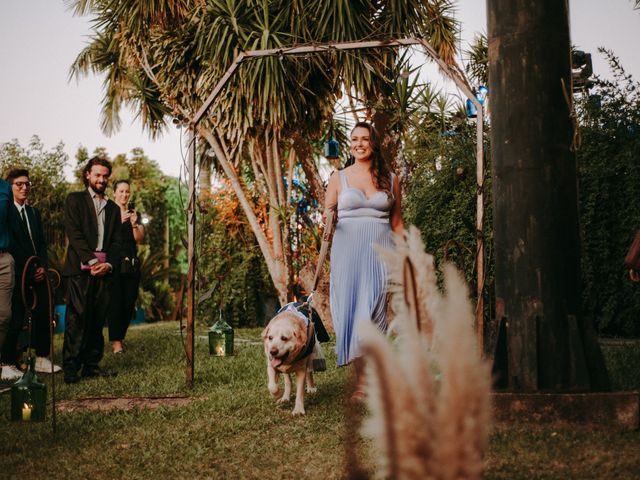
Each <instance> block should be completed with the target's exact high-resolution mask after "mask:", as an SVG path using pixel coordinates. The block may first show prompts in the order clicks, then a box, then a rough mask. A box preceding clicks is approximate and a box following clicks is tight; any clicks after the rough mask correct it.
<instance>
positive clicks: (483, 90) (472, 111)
mask: <svg viewBox="0 0 640 480" xmlns="http://www.w3.org/2000/svg"><path fill="white" fill-rule="evenodd" d="M488 94H489V89H488V88H487V87H485V86H484V85H480V86H479V87H478V90H477V91H476V99H477V100H478V103H480V105H482V106H484V102H485V101H486V100H487V95H488ZM466 106H467V117H469V118H476V117H477V116H478V109H477V108H476V106H475V105H474V104H473V101H472V100H471V99H470V98H467V102H466Z"/></svg>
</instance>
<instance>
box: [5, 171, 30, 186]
mask: <svg viewBox="0 0 640 480" xmlns="http://www.w3.org/2000/svg"><path fill="white" fill-rule="evenodd" d="M18 177H27V178H29V170H27V169H26V168H12V169H11V170H9V173H7V176H6V180H7V182H9V183H13V181H14V180H15V179H16V178H18Z"/></svg>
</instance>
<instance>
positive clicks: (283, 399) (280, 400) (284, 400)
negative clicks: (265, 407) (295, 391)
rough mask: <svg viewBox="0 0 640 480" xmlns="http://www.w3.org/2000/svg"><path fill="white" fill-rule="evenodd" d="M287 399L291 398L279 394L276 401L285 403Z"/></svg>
mask: <svg viewBox="0 0 640 480" xmlns="http://www.w3.org/2000/svg"><path fill="white" fill-rule="evenodd" d="M289 400H291V398H290V397H285V396H284V395H283V396H281V397H280V398H279V399H278V400H276V403H287V402H289Z"/></svg>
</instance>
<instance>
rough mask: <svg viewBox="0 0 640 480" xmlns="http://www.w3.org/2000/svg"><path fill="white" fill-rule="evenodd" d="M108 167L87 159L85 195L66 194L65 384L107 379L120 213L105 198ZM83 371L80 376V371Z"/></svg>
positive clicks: (98, 161) (82, 192)
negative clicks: (105, 364)
mask: <svg viewBox="0 0 640 480" xmlns="http://www.w3.org/2000/svg"><path fill="white" fill-rule="evenodd" d="M110 176H111V163H109V161H107V160H105V159H103V158H100V157H93V158H91V159H90V160H89V161H88V162H87V164H86V166H85V167H84V170H83V179H84V182H85V185H86V186H87V188H86V190H83V191H81V192H73V193H70V194H69V196H68V197H67V200H66V203H65V207H64V225H65V233H66V235H67V238H68V240H69V248H68V249H67V258H66V261H65V264H64V269H63V272H62V275H63V276H64V277H66V279H67V313H66V320H65V330H64V345H63V348H62V358H63V369H64V381H65V383H77V382H78V381H79V380H80V373H81V374H82V377H83V378H86V377H98V376H100V377H107V376H112V375H114V373H113V372H110V371H107V370H104V369H102V368H100V366H99V363H100V360H102V356H103V355H104V337H103V335H102V329H103V327H104V323H105V319H106V316H107V310H108V305H109V293H110V292H109V290H110V280H111V274H112V273H113V272H114V268H118V266H119V265H118V260H119V258H120V249H121V246H120V225H121V222H120V208H119V207H118V206H117V205H116V204H115V203H114V202H113V201H111V200H109V199H107V197H106V196H105V189H106V188H107V183H108V181H109V177H110ZM81 369H82V371H81Z"/></svg>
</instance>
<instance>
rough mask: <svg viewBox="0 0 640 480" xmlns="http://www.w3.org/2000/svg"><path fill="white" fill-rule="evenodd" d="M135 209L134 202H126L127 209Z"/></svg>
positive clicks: (131, 210)
mask: <svg viewBox="0 0 640 480" xmlns="http://www.w3.org/2000/svg"><path fill="white" fill-rule="evenodd" d="M135 209H136V202H129V203H127V211H129V212H133V211H134V210H135Z"/></svg>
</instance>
